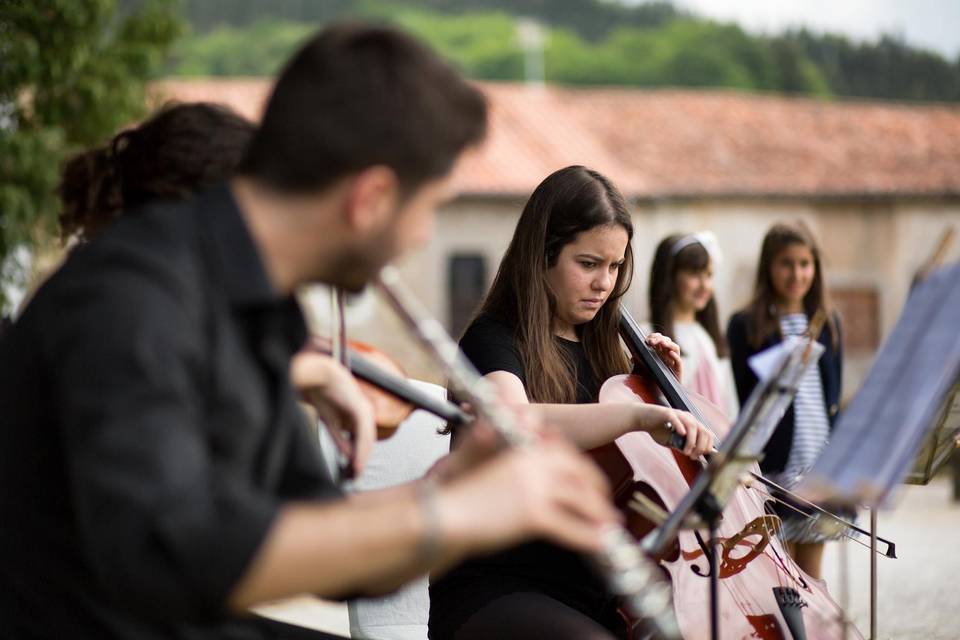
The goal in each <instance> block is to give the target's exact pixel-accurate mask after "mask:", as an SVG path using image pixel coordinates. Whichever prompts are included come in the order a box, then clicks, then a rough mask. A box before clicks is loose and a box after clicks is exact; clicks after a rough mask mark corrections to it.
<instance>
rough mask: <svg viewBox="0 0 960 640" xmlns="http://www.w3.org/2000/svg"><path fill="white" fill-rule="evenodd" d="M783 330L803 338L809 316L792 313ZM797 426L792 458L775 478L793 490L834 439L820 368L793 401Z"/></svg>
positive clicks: (809, 373) (809, 372) (814, 369)
mask: <svg viewBox="0 0 960 640" xmlns="http://www.w3.org/2000/svg"><path fill="white" fill-rule="evenodd" d="M780 331H781V332H782V334H783V335H784V336H799V335H804V334H805V333H806V332H807V316H806V314H803V313H792V314H788V315H784V316H781V317H780ZM793 411H794V427H793V443H792V444H791V447H790V455H789V457H788V458H787V465H786V467H784V469H783V471H782V472H780V473H779V474H777V475H776V477H774V478H773V479H774V480H775V481H776V482H778V483H780V484H781V485H783V486H784V487H787V488H790V487H793V486H795V485H796V484H797V483H798V482H799V481H800V479H801V478H802V477H803V476H804V474H806V473H807V471H809V470H810V467H812V466H813V463H814V462H816V461H817V458H818V457H819V456H820V452H821V451H823V448H824V446H826V444H827V440H828V439H829V437H830V422H829V420H828V419H827V404H826V401H825V400H824V398H823V383H822V381H821V380H820V367H817V366H813V367H810V369H808V370H807V373H806V374H805V375H804V377H803V379H802V380H801V381H800V387H799V389H798V390H797V396H796V398H795V399H794V401H793Z"/></svg>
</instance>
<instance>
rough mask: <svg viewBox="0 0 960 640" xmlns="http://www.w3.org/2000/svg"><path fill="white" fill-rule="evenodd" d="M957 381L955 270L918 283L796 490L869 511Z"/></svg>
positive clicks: (959, 341)
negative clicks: (867, 507)
mask: <svg viewBox="0 0 960 640" xmlns="http://www.w3.org/2000/svg"><path fill="white" fill-rule="evenodd" d="M958 375H960V264H957V265H953V266H951V267H948V268H944V269H941V270H939V271H938V272H936V273H934V274H933V275H931V276H930V277H929V278H928V279H927V280H925V281H924V282H922V283H921V284H919V285H918V286H917V287H916V288H915V289H914V291H913V293H912V295H911V296H910V298H909V300H908V301H907V305H906V307H905V309H904V311H903V313H902V314H901V316H900V319H899V320H898V321H897V325H896V326H895V327H894V330H893V332H892V333H891V334H890V336H889V338H888V339H887V341H886V342H885V343H884V345H883V348H882V349H881V351H880V353H879V354H878V355H877V358H876V361H875V362H874V365H873V367H872V368H871V369H870V372H869V374H868V375H867V378H866V380H865V381H864V383H863V388H861V389H860V391H859V392H858V393H857V395H856V396H854V398H853V401H852V402H851V403H850V405H849V407H848V408H847V409H846V411H845V412H844V413H843V415H841V416H840V418H839V419H838V422H837V425H836V428H835V429H834V432H833V435H832V437H831V441H830V443H829V444H828V445H827V447H826V449H825V450H824V453H823V455H822V456H821V457H820V459H819V460H818V461H817V463H816V465H814V467H813V469H812V470H811V472H810V473H809V474H808V475H807V479H806V480H805V481H804V482H803V483H801V485H800V487H798V492H799V493H800V494H801V495H803V496H805V497H808V498H811V499H814V500H823V499H825V498H830V499H835V500H838V501H840V502H844V503H847V504H857V503H860V504H867V505H869V506H874V505H877V504H879V503H881V502H882V501H884V500H885V499H886V497H887V496H888V495H889V493H890V491H891V490H892V488H893V487H894V486H895V485H896V484H897V483H899V482H900V481H901V480H902V479H903V477H904V475H905V474H906V472H907V471H908V469H909V468H910V467H911V465H912V464H913V461H914V459H915V458H916V455H917V452H918V450H919V448H920V446H921V444H922V443H923V439H924V437H925V435H926V434H927V432H928V431H929V430H930V428H931V427H932V426H933V425H934V423H935V422H936V420H937V418H938V417H939V416H941V415H942V411H943V405H944V402H945V401H946V399H947V397H948V394H949V392H950V391H951V389H952V388H953V386H954V384H955V383H956V381H957V378H958Z"/></svg>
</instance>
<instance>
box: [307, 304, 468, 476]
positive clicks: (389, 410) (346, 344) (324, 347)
mask: <svg viewBox="0 0 960 640" xmlns="http://www.w3.org/2000/svg"><path fill="white" fill-rule="evenodd" d="M330 303H331V317H332V318H334V319H335V320H336V323H335V326H334V327H333V330H332V331H331V336H330V337H329V338H324V337H320V336H317V335H312V336H311V337H310V338H309V340H308V341H307V343H306V345H304V347H303V349H305V350H307V351H313V352H316V353H321V354H324V355H327V356H330V357H332V358H334V359H335V360H337V361H338V362H339V363H340V364H342V365H343V366H344V367H346V368H347V369H348V370H350V372H351V373H352V374H353V375H354V377H355V378H356V381H357V383H358V386H359V387H360V391H361V392H362V393H363V394H364V396H365V397H366V398H367V400H368V401H369V402H370V404H371V406H372V407H373V411H374V422H375V424H376V428H377V439H378V440H383V439H386V438H389V437H390V436H391V435H393V434H394V433H395V432H396V430H397V428H398V427H399V426H400V424H401V423H402V422H403V421H404V420H406V419H407V418H408V417H409V416H410V414H411V413H413V411H414V410H416V409H423V410H425V411H429V412H430V413H432V414H434V415H436V416H438V417H440V418H442V419H444V420H446V421H447V422H448V423H450V424H452V425H454V426H459V425H461V424H465V423H467V422H469V421H470V417H469V416H468V415H467V414H466V413H465V412H463V411H462V410H461V409H460V407H458V406H456V405H455V404H453V403H451V402H448V401H446V400H442V399H439V398H436V397H434V396H431V395H430V394H428V393H426V392H424V391H423V390H421V389H420V388H418V387H416V386H414V385H413V384H411V383H410V382H409V380H408V379H407V376H406V374H405V373H404V371H403V368H402V367H401V366H400V365H399V364H398V363H397V362H396V361H395V360H394V359H393V358H391V357H390V356H388V355H387V354H385V353H383V352H382V351H379V350H377V349H376V348H374V347H372V346H370V345H367V344H364V343H361V342H356V341H352V340H347V335H346V326H347V323H346V317H345V310H344V309H345V306H346V305H345V300H344V293H343V291H341V290H339V289H335V288H334V289H331V290H330ZM300 308H301V309H302V310H303V312H304V314H305V315H306V316H307V319H308V323H309V324H310V325H311V326H312V327H314V328H316V327H320V326H322V323H321V322H320V319H319V318H318V316H317V313H316V310H315V309H314V307H313V305H312V304H311V302H310V300H308V299H307V297H306V292H302V295H301V299H300ZM310 395H311V394H310V393H309V392H307V393H306V397H305V400H306V401H307V403H308V404H316V403H322V402H323V399H322V398H311V397H310ZM325 426H326V427H327V433H329V434H330V437H331V439H332V440H333V443H334V445H335V446H336V449H337V452H338V467H339V469H338V472H339V473H338V476H339V477H340V478H342V479H345V480H349V479H352V478H353V465H352V464H351V463H350V451H351V446H350V438H351V434H350V433H349V432H347V431H345V430H343V429H341V428H339V426H338V425H335V424H328V425H325Z"/></svg>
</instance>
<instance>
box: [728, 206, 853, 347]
mask: <svg viewBox="0 0 960 640" xmlns="http://www.w3.org/2000/svg"><path fill="white" fill-rule="evenodd" d="M793 244H799V245H803V246H805V247H807V248H808V249H810V253H812V254H813V264H814V274H813V283H812V284H811V285H810V290H809V291H808V292H807V295H805V296H804V297H803V310H804V312H805V313H806V314H807V317H808V318H813V317H814V315H816V313H817V311H820V310H822V311H823V312H824V313H825V315H826V317H827V320H826V326H827V328H829V330H830V344H831V346H834V347H835V346H836V344H837V340H838V334H837V323H836V321H835V320H834V316H833V312H832V308H831V305H830V300H829V296H828V295H827V288H826V285H825V284H824V279H823V261H822V260H821V257H820V246H819V245H818V244H817V241H816V239H815V238H814V237H813V233H811V231H810V229H809V228H808V227H807V225H806V224H804V223H803V222H802V221H800V220H797V221H795V222H792V223H784V222H780V223H777V224H775V225H773V226H772V227H770V230H769V231H767V235H766V236H764V238H763V246H762V247H761V249H760V262H759V263H758V264H757V279H756V283H755V285H754V292H753V300H752V301H751V302H750V304H749V305H747V313H748V315H749V318H750V322H749V324H748V330H747V341H748V342H749V343H750V345H751V346H752V347H753V348H754V349H759V348H760V346H761V345H762V344H763V342H764V341H765V340H766V339H767V338H769V337H770V336H771V335H775V336H778V337H782V336H781V333H780V319H779V314H778V312H777V306H776V305H777V292H776V291H775V290H774V288H773V280H772V279H771V278H770V268H771V267H772V266H773V261H774V260H775V259H776V258H777V256H778V255H779V254H780V252H781V251H783V250H784V249H785V248H786V247H788V246H790V245H793ZM815 337H816V336H815Z"/></svg>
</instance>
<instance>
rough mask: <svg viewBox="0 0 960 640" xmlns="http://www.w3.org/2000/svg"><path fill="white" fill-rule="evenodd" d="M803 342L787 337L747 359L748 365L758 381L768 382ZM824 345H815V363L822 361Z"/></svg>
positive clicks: (813, 351)
mask: <svg viewBox="0 0 960 640" xmlns="http://www.w3.org/2000/svg"><path fill="white" fill-rule="evenodd" d="M801 340H802V338H800V336H787V337H786V338H784V339H783V340H781V341H780V343H779V344H776V345H774V346H772V347H770V348H769V349H764V350H763V351H761V352H760V353H757V354H754V355H753V356H751V357H750V358H748V359H747V364H748V365H750V368H751V369H753V372H754V373H755V374H756V376H757V379H758V380H763V381H767V380H769V379H770V378H771V377H772V376H773V375H774V374H775V373H776V372H777V371H779V370H780V367H782V366H783V362H784V360H786V358H787V357H788V356H789V355H790V352H791V351H793V350H794V349H795V348H796V346H797V344H798V343H799V342H800V341H801ZM823 351H824V348H823V345H822V344H820V343H819V342H815V343H814V344H813V348H812V353H811V355H812V356H813V361H814V362H817V361H818V360H820V356H821V355H823Z"/></svg>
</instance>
